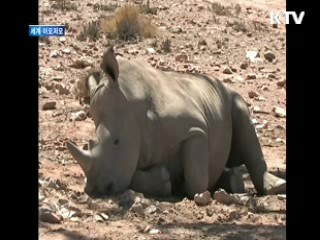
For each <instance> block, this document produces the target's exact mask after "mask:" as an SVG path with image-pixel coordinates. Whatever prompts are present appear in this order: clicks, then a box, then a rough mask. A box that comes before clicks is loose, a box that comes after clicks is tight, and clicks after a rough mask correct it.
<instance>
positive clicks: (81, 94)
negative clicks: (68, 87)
mask: <svg viewBox="0 0 320 240" xmlns="http://www.w3.org/2000/svg"><path fill="white" fill-rule="evenodd" d="M100 73H101V71H100V69H98V68H95V69H91V70H90V71H88V72H85V73H83V74H81V76H80V77H79V79H78V81H77V82H76V84H75V86H74V89H73V94H74V95H75V98H76V99H77V100H79V101H80V102H81V103H85V104H89V102H90V93H89V89H88V79H89V77H90V76H93V77H94V78H95V79H96V80H97V83H98V82H99V81H100Z"/></svg>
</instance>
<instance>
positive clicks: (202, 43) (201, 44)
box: [198, 39, 208, 46]
mask: <svg viewBox="0 0 320 240" xmlns="http://www.w3.org/2000/svg"><path fill="white" fill-rule="evenodd" d="M198 45H199V46H207V45H208V44H207V42H206V40H204V39H202V40H200V41H199V42H198Z"/></svg>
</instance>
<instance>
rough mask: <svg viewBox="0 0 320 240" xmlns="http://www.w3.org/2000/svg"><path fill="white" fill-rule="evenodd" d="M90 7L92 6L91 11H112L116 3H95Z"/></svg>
mask: <svg viewBox="0 0 320 240" xmlns="http://www.w3.org/2000/svg"><path fill="white" fill-rule="evenodd" d="M92 7H93V11H95V12H98V11H105V12H112V11H114V10H115V9H116V8H117V7H118V5H116V4H100V3H95V4H93V5H92Z"/></svg>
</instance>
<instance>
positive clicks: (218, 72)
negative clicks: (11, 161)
mask: <svg viewBox="0 0 320 240" xmlns="http://www.w3.org/2000/svg"><path fill="white" fill-rule="evenodd" d="M126 2H128V1H120V0H119V1H97V0H94V1H88V0H82V1H79V0H74V1H49V0H41V1H40V8H39V13H40V14H39V16H40V23H41V24H66V25H67V27H68V31H67V35H66V37H63V38H50V39H41V40H40V41H39V101H40V118H39V121H40V142H39V148H40V161H39V166H40V170H39V237H40V239H41V240H47V239H55V240H62V239H65V240H67V239H68V240H71V239H77V240H78V239H82V240H89V239H95V240H96V239H219V240H220V239H228V240H231V239H246V240H248V239H273V240H275V239H285V238H286V196H285V195H276V196H267V197H256V196H255V195H254V194H252V193H254V189H253V186H252V184H251V182H250V179H249V177H248V175H247V174H244V178H245V180H246V190H247V192H248V194H244V195H229V194H226V193H225V192H223V191H220V192H216V193H214V194H212V200H211V199H210V198H208V199H207V200H208V203H207V204H206V205H205V206H199V205H197V204H196V203H195V202H194V201H191V200H188V199H148V198H145V197H144V196H143V195H141V194H139V193H134V192H132V191H127V192H125V193H123V194H120V195H117V196H113V197H110V198H107V199H100V200H93V199H90V198H88V196H87V195H86V194H85V193H84V192H83V187H84V175H83V173H82V171H81V169H80V167H79V166H78V165H77V164H76V163H75V161H74V160H73V159H72V158H71V156H70V154H69V153H68V151H67V150H66V145H65V142H66V141H67V140H72V141H74V142H76V143H77V145H84V144H85V143H86V141H87V140H88V139H89V138H90V137H92V136H93V134H94V125H93V122H92V120H91V119H90V116H89V115H88V108H87V106H86V105H85V104H80V101H79V99H76V98H75V95H74V91H73V89H74V87H75V86H76V83H77V81H78V79H79V77H80V76H82V75H83V74H85V73H86V72H87V71H89V70H90V69H91V68H93V67H95V66H97V64H98V62H99V61H100V57H101V54H102V52H103V50H104V49H105V48H106V47H107V46H108V45H109V44H110V43H112V44H115V50H116V53H118V54H121V55H123V56H124V57H127V58H140V59H142V60H144V61H145V62H146V64H150V65H152V66H153V67H156V68H160V69H165V70H176V71H183V72H202V73H206V74H208V75H210V76H213V77H217V78H219V79H220V80H221V81H223V82H224V83H225V84H226V85H227V86H228V87H230V88H232V89H234V90H236V91H238V92H239V93H240V94H242V96H243V97H244V98H245V100H246V101H247V103H248V106H249V108H250V111H251V113H252V120H253V121H254V123H255V126H256V130H257V134H258V136H259V139H260V141H261V144H262V146H263V151H264V153H265V157H266V160H267V164H268V166H269V168H270V169H271V171H273V172H274V173H275V174H277V175H278V176H281V177H283V178H285V177H286V175H285V169H286V165H285V163H286V110H285V109H286V77H285V76H286V32H285V25H278V26H272V25H271V24H270V18H269V12H270V11H271V10H283V9H285V2H284V1H282V0H269V1H262V0H252V1H249V0H226V1H223V4H222V7H221V5H217V4H215V3H216V2H222V1H214V0H186V1H183V0H168V1H159V0H152V1H150V7H151V8H152V11H149V13H147V12H146V13H144V14H145V15H146V16H148V17H149V18H152V21H153V23H154V24H155V26H156V28H157V29H158V36H157V37H155V38H151V39H142V40H139V41H130V42H121V41H120V40H115V39H109V38H107V37H106V36H105V34H103V33H101V34H99V35H97V40H96V41H90V40H89V39H87V40H85V39H83V38H81V37H79V35H81V32H82V31H83V28H84V27H85V26H86V25H87V24H88V23H89V22H91V21H103V19H104V18H105V17H108V16H112V14H114V12H115V8H116V7H118V6H121V5H123V4H125V3H126ZM130 2H131V3H135V4H138V5H140V6H142V5H145V4H146V1H135V2H134V1H130ZM164 2H165V3H164Z"/></svg>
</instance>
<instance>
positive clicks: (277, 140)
mask: <svg viewBox="0 0 320 240" xmlns="http://www.w3.org/2000/svg"><path fill="white" fill-rule="evenodd" d="M276 143H286V141H285V140H284V139H282V138H276Z"/></svg>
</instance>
